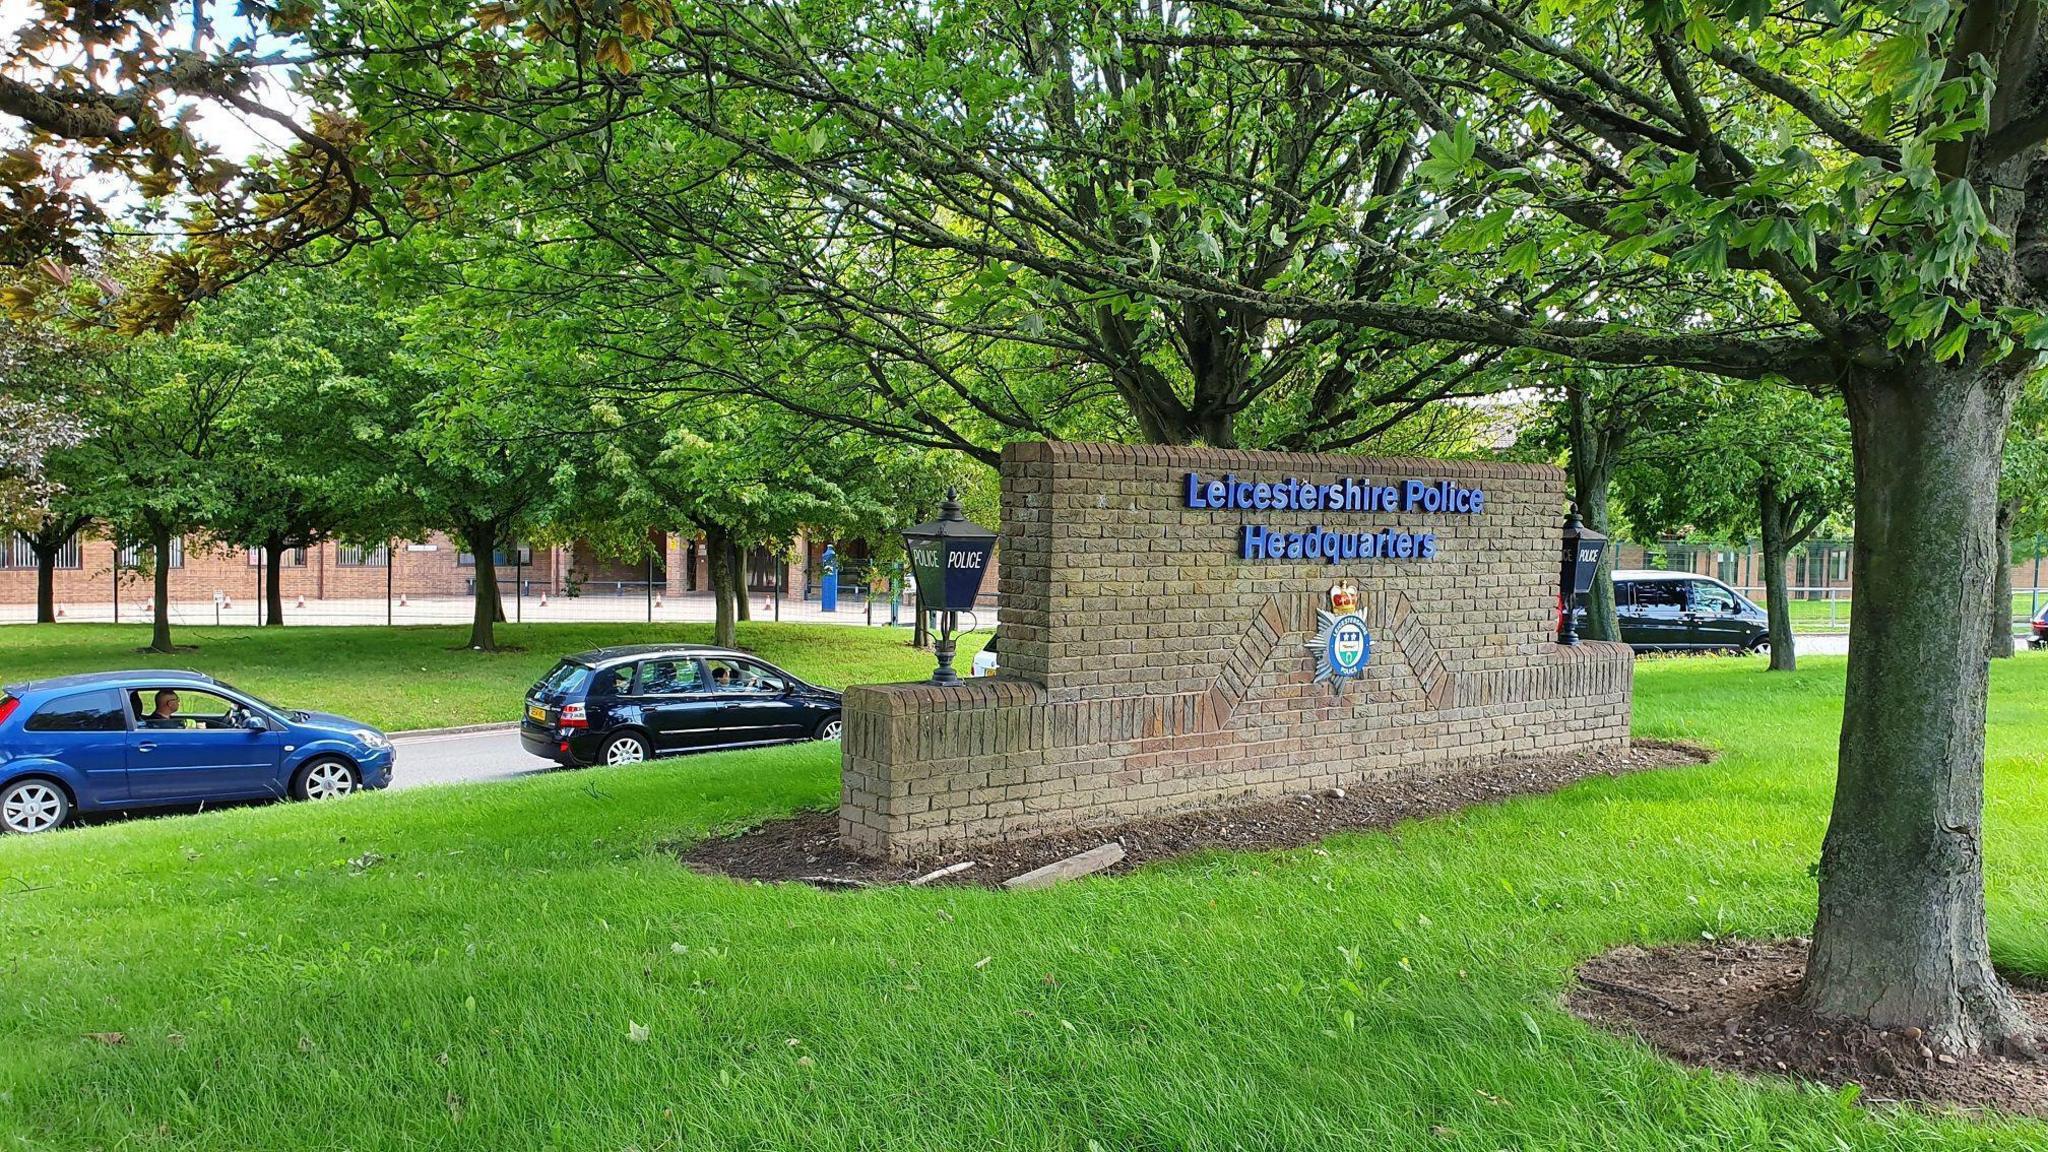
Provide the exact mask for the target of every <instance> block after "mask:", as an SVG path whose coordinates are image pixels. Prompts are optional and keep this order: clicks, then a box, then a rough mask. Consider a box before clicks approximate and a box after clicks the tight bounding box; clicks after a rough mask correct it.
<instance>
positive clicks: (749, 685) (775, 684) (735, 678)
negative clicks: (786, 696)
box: [704, 656, 789, 692]
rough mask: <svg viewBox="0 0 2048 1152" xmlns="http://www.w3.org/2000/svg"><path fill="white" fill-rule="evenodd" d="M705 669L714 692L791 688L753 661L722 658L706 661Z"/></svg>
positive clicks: (777, 690) (763, 690)
mask: <svg viewBox="0 0 2048 1152" xmlns="http://www.w3.org/2000/svg"><path fill="white" fill-rule="evenodd" d="M704 667H705V669H706V670H707V671H708V672H709V674H710V676H711V687H712V690H713V691H720V692H780V691H782V690H783V689H785V688H787V687H788V686H789V685H788V683H787V682H786V681H785V680H783V678H782V677H780V676H778V675H776V674H775V673H774V672H772V671H770V670H769V669H767V668H765V667H763V666H761V665H759V664H756V663H754V662H753V661H752V660H735V659H732V658H731V657H723V656H722V657H718V658H715V659H711V660H706V661H704Z"/></svg>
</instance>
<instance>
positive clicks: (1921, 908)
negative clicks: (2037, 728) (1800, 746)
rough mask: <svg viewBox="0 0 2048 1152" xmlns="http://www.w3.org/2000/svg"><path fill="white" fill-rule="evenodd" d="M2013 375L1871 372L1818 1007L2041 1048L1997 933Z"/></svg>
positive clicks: (1808, 999)
mask: <svg viewBox="0 0 2048 1152" xmlns="http://www.w3.org/2000/svg"><path fill="white" fill-rule="evenodd" d="M2012 371H2013V369H2010V368H1998V369H1992V370H1989V371H1987V370H1984V369H1982V368H1981V367H1979V366H1977V365H1976V364H1975V363H1974V358H1973V359H1972V360H1971V361H1969V362H1966V363H1965V364H1963V365H1957V366H1951V367H1947V368H1941V367H1927V366H1921V367H1918V368H1917V369H1914V370H1904V371H1900V372H1898V373H1897V374H1896V375H1892V376H1885V377H1875V376H1859V377H1853V378H1851V380H1850V381H1849V384H1848V387H1847V395H1848V402H1849V421H1850V427H1851V430H1852V436H1853V443H1854V446H1855V468H1856V542H1855V564H1856V611H1855V612H1854V614H1852V615H1851V616H1850V622H1849V679H1848V691H1847V697H1846V700H1845V706H1844V708H1843V714H1842V741H1841V752H1840V763H1839V768H1838V769H1837V776H1836V783H1835V801H1834V811H1833V813H1832V814H1831V815H1830V818H1829V821H1828V832H1827V838H1826V840H1825V842H1824V843H1823V845H1822V848H1821V861H1820V913H1819V916H1818V918H1817V920H1816V922H1815V924H1814V932H1813V947H1812V951H1811V953H1810V955H1809V957H1808V962H1807V969H1806V979H1805V984H1804V987H1803V990H1802V999H1803V1002H1804V1003H1805V1005H1806V1007H1808V1008H1810V1009H1812V1010H1813V1011H1815V1012H1817V1013H1819V1014H1821V1015H1824V1016H1831V1017H1841V1018H1847V1019H1853V1020H1855V1021H1857V1022H1859V1023H1862V1024H1866V1025H1869V1026H1873V1027H1878V1028H1892V1029H1904V1028H1908V1027H1917V1028H1920V1029H1923V1030H1924V1031H1925V1033H1926V1036H1927V1043H1928V1044H1930V1045H1932V1046H1933V1047H1935V1048H1936V1049H1941V1050H1947V1051H1951V1052H1979V1051H1987V1050H1995V1049H1997V1048H1999V1047H2002V1046H2004V1045H2006V1044H2008V1043H2009V1042H2020V1041H2030V1040H2031V1039H2032V1036H2031V1030H2030V1027H2029V1025H2028V1022H2027V1019H2026V1017H2025V1016H2024V1015H2023V1014H2022V1013H2021V1012H2020V1009H2019V1007H2018V1006H2017V1004H2016V1003H2015V1002H2014V1000H2013V998H2012V996H2011V994H2010V993H2009V992H2008V991H2007V990H2006V989H2005V987H2004V986H2003V985H2002V984H2001V983H2000V982H1999V979H1998V976H1997V975H1996V973H1994V972H1993V971H1992V968H1991V953H1990V948H1989V946H1988V944H1987V943H1986V939H1985V928H1984V856H1983V841H1982V836H1981V828H1980V824H1981V820H1982V814H1983V804H1984V709H1985V692H1986V686H1987V681H1988V679H1989V673H1990V666H1989V662H1988V661H1987V660H1986V659H1985V656H1984V647H1985V645H1984V636H1985V631H1986V628H1987V625H1986V623H1985V615H1986V613H1987V612H1988V610H1989V608H1990V605H1991V581H1992V575H1991V568H1992V564H1993V556H1992V533H1993V521H1994V519H1995V509H1994V505H1995V504H1996V502H1997V493H1998V472H1999V456H2000V452H2001V450H2002V445H2003V443H2004V436H2005V427H2006V420H2007V417H2008V413H2009V411H2010V408H2011V405H2012V389H2011V387H2010V383H2011V373H2012Z"/></svg>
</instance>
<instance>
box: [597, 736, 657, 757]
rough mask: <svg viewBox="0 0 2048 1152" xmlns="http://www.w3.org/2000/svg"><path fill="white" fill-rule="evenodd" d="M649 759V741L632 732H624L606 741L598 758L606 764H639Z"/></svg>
mask: <svg viewBox="0 0 2048 1152" xmlns="http://www.w3.org/2000/svg"><path fill="white" fill-rule="evenodd" d="M645 759H647V741H645V740H642V739H641V738H640V737H638V736H635V735H634V734H633V733H631V732H622V733H620V734H619V735H617V736H614V737H612V738H611V739H609V740H607V741H605V743H604V751H603V752H602V753H600V754H599V756H598V760H600V761H601V762H603V763H605V764H638V763H640V762H641V761H642V760H645Z"/></svg>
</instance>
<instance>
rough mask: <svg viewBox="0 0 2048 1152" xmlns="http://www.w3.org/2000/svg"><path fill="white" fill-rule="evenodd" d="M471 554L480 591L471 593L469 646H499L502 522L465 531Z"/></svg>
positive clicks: (492, 648)
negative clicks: (500, 531)
mask: <svg viewBox="0 0 2048 1152" xmlns="http://www.w3.org/2000/svg"><path fill="white" fill-rule="evenodd" d="M463 536H464V543H466V544H468V545H469V554H470V555H471V556H473V557H475V558H476V567H475V568H474V569H472V571H473V572H474V573H475V575H476V593H475V595H474V596H473V597H471V599H472V601H473V603H472V604H471V610H470V617H469V646H470V647H471V648H476V649H480V650H482V651H485V652H495V651H497V650H498V636H497V632H496V631H495V628H494V626H495V625H496V623H497V620H498V526H497V525H496V524H494V523H485V524H477V525H474V526H472V527H471V528H470V529H469V530H467V531H465V532H464V533H463Z"/></svg>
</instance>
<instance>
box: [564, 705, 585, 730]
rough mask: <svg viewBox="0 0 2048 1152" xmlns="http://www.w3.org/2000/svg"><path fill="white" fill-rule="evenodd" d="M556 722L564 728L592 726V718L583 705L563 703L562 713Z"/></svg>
mask: <svg viewBox="0 0 2048 1152" xmlns="http://www.w3.org/2000/svg"><path fill="white" fill-rule="evenodd" d="M555 723H556V724H559V725H560V726H562V727H564V728H588V727H590V718H589V715H588V714H587V713H585V712H584V711H583V705H581V704H564V705H562V715H561V716H560V717H559V718H558V719H557V720H556V721H555Z"/></svg>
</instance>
